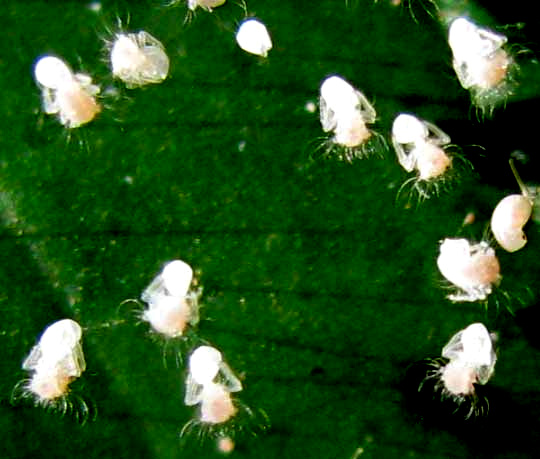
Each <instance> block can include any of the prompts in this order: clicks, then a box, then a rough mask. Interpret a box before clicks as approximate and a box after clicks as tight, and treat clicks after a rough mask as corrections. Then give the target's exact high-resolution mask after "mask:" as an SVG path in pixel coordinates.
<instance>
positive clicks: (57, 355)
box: [13, 319, 88, 419]
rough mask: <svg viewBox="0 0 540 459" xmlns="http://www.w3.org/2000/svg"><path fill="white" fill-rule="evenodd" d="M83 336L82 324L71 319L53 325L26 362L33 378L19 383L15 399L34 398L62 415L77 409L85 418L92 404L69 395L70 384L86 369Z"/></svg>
mask: <svg viewBox="0 0 540 459" xmlns="http://www.w3.org/2000/svg"><path fill="white" fill-rule="evenodd" d="M81 337H82V330H81V327H80V326H79V324H78V323H77V322H75V321H73V320H71V319H64V320H60V321H58V322H55V323H53V324H51V325H49V326H48V327H47V328H46V329H45V331H44V332H43V334H42V335H41V337H40V339H39V341H38V343H37V344H36V345H35V346H34V347H33V348H32V350H31V351H30V353H29V354H28V356H27V357H26V359H25V360H24V362H23V364H22V368H23V369H24V370H26V371H28V372H30V377H29V378H28V379H25V380H23V381H21V382H19V383H18V384H17V385H16V386H15V389H14V391H13V399H14V400H17V399H18V398H30V399H32V400H33V401H34V402H35V403H36V404H37V405H41V406H43V407H45V408H49V409H52V410H57V411H60V412H61V413H62V414H64V413H66V412H67V411H70V410H73V409H74V408H76V409H77V410H76V414H77V417H78V416H79V414H81V415H83V419H85V418H86V417H87V415H88V407H87V406H86V404H85V403H84V401H83V400H82V399H80V398H76V399H73V400H70V398H69V385H70V383H71V382H73V381H74V380H75V379H77V378H78V377H79V376H81V374H82V373H83V372H84V370H85V369H86V363H85V360H84V354H83V350H82V346H81ZM73 401H77V403H78V406H74V404H73ZM79 412H80V413H79Z"/></svg>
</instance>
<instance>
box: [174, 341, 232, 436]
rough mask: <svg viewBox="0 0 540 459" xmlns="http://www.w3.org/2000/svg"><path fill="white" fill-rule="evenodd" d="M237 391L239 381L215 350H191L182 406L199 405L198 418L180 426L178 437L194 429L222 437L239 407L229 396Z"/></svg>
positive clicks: (207, 347)
mask: <svg viewBox="0 0 540 459" xmlns="http://www.w3.org/2000/svg"><path fill="white" fill-rule="evenodd" d="M241 390H242V384H241V382H240V380H239V379H238V378H237V377H236V375H235V374H234V373H233V371H232V370H231V369H230V368H229V366H228V365H227V364H226V363H225V362H224V361H223V358H222V355H221V353H220V352H219V351H218V350H217V349H216V348H214V347H211V346H199V347H198V348H197V349H195V350H194V351H193V353H192V354H191V355H190V357H189V372H188V376H187V378H186V393H185V396H184V403H185V404H186V405H188V406H193V405H199V414H198V417H197V418H196V420H194V421H190V422H188V423H187V424H186V426H184V429H183V430H182V435H184V434H185V433H187V432H188V431H189V430H191V429H192V428H193V427H194V426H195V425H197V426H200V427H201V428H203V429H206V431H210V429H214V431H215V433H216V434H218V435H219V436H223V435H224V434H225V433H226V432H227V429H226V427H225V426H226V425H228V424H229V422H230V421H231V420H232V419H234V418H235V416H236V415H237V413H238V410H239V407H241V405H239V403H238V402H237V401H235V400H233V398H232V396H231V393H233V392H239V391H241ZM231 433H232V432H231Z"/></svg>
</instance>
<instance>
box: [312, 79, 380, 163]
mask: <svg viewBox="0 0 540 459" xmlns="http://www.w3.org/2000/svg"><path fill="white" fill-rule="evenodd" d="M319 110H320V120H321V125H322V128H323V130H324V131H325V132H332V133H333V137H332V139H331V141H332V143H333V144H335V145H338V146H340V147H342V148H343V149H344V155H343V156H344V158H345V159H347V160H351V159H353V158H354V157H357V156H361V155H363V154H364V153H368V152H369V150H368V149H367V148H366V146H367V145H368V141H369V140H370V139H371V138H372V137H373V134H374V133H373V131H371V130H370V129H369V128H368V126H367V125H368V124H372V123H374V122H375V119H376V118H377V114H376V112H375V109H374V108H373V106H372V105H371V104H370V103H369V101H368V100H367V99H366V97H365V96H364V94H362V93H361V92H360V91H358V90H357V89H356V88H354V87H353V86H352V85H350V84H349V83H348V82H347V81H345V80H344V79H343V78H341V77H340V76H337V75H333V76H330V77H328V78H326V79H325V80H324V81H323V82H322V84H321V88H320V98H319Z"/></svg>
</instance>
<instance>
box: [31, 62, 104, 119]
mask: <svg viewBox="0 0 540 459" xmlns="http://www.w3.org/2000/svg"><path fill="white" fill-rule="evenodd" d="M34 76H35V79H36V81H37V83H38V85H39V86H40V88H41V96H42V104H43V110H44V111H45V113H48V114H57V115H58V118H59V119H60V122H61V123H62V124H63V125H64V126H66V127H68V128H76V127H79V126H81V125H83V124H85V123H88V122H90V121H92V120H93V119H94V118H95V117H96V115H97V114H98V113H99V112H100V111H101V106H100V105H99V104H98V103H97V102H96V98H95V96H96V95H97V94H99V92H100V88H99V86H96V85H94V84H92V78H90V77H89V76H88V75H85V74H83V73H75V74H74V73H73V72H72V71H71V69H70V68H69V67H68V66H67V64H66V63H65V62H64V61H62V60H61V59H59V58H57V57H54V56H43V57H41V58H39V59H38V61H37V62H36V65H35V67H34Z"/></svg>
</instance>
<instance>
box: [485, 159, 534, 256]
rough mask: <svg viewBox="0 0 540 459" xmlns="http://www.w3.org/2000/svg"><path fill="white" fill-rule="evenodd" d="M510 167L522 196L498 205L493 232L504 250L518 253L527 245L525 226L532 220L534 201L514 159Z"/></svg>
mask: <svg viewBox="0 0 540 459" xmlns="http://www.w3.org/2000/svg"><path fill="white" fill-rule="evenodd" d="M510 167H511V168H512V172H513V173H514V177H515V178H516V180H517V182H518V185H519V187H520V189H521V192H522V194H511V195H509V196H506V197H505V198H503V199H502V200H501V201H500V202H499V203H498V204H497V206H496V207H495V210H494V211H493V215H492V216H491V231H492V232H493V235H494V236H495V239H496V240H497V242H498V243H499V245H500V246H501V247H502V248H503V249H504V250H506V251H507V252H516V251H517V250H519V249H521V248H523V246H525V244H526V243H527V236H525V233H524V232H523V226H525V224H526V223H527V222H528V221H529V219H530V218H531V214H532V211H533V204H534V200H533V198H532V196H531V195H530V193H529V190H528V189H527V187H526V186H525V184H524V183H523V181H522V180H521V178H520V176H519V174H518V172H517V170H516V168H515V166H514V162H513V160H512V159H510Z"/></svg>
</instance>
